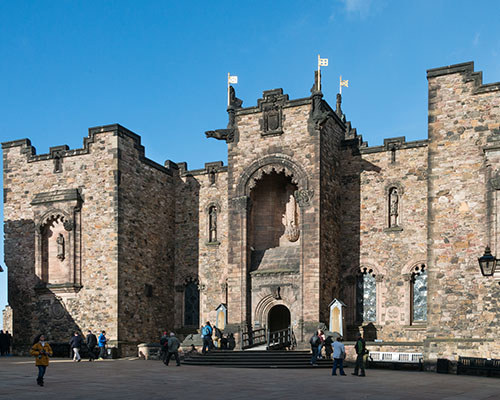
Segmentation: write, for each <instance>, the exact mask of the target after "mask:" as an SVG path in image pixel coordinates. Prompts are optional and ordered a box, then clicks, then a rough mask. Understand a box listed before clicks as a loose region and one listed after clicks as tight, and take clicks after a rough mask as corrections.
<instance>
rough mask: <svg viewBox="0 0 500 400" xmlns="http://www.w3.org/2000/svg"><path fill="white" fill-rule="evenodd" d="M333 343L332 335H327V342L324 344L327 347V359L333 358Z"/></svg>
mask: <svg viewBox="0 0 500 400" xmlns="http://www.w3.org/2000/svg"><path fill="white" fill-rule="evenodd" d="M332 344H333V340H332V337H331V336H327V338H326V339H325V343H324V344H323V346H324V347H325V355H326V358H327V360H329V359H333V357H332V353H333V349H332Z"/></svg>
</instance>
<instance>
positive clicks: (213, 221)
mask: <svg viewBox="0 0 500 400" xmlns="http://www.w3.org/2000/svg"><path fill="white" fill-rule="evenodd" d="M209 219H210V227H209V229H210V241H211V242H215V241H216V240H217V209H216V208H215V207H210V211H209Z"/></svg>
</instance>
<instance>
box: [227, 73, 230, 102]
mask: <svg viewBox="0 0 500 400" xmlns="http://www.w3.org/2000/svg"><path fill="white" fill-rule="evenodd" d="M229 76H230V73H229V72H228V73H227V106H228V107H229Z"/></svg>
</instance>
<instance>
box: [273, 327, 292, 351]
mask: <svg viewBox="0 0 500 400" xmlns="http://www.w3.org/2000/svg"><path fill="white" fill-rule="evenodd" d="M291 344H292V327H291V326H289V327H288V328H286V329H281V330H279V331H274V332H271V331H268V333H267V349H268V350H269V349H271V348H273V347H287V346H288V347H289V346H290V345H291Z"/></svg>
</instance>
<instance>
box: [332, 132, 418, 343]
mask: <svg viewBox="0 0 500 400" xmlns="http://www.w3.org/2000/svg"><path fill="white" fill-rule="evenodd" d="M396 142H397V143H399V144H398V150H397V151H396V153H395V159H394V161H393V158H392V157H393V155H392V152H391V151H390V148H391V147H392V146H387V145H386V146H379V147H374V148H361V149H360V150H359V151H358V150H354V151H353V150H352V149H350V148H349V149H346V151H344V154H343V157H342V162H341V170H342V171H343V177H342V179H343V183H344V185H343V189H342V200H341V203H342V209H343V212H342V215H343V221H342V235H341V237H342V249H343V252H342V264H343V266H342V269H343V277H342V281H343V296H342V298H341V300H342V301H343V302H344V303H345V304H346V305H347V310H346V322H347V324H348V325H349V326H351V328H352V327H354V326H356V330H357V329H358V328H357V326H360V327H363V325H366V324H362V323H361V321H356V290H355V282H356V279H355V276H356V274H357V273H359V271H360V270H361V269H363V268H367V270H368V271H369V270H372V271H373V272H372V273H373V274H374V275H375V279H376V282H377V283H376V303H377V304H376V321H373V325H374V328H375V329H376V337H378V338H380V339H383V340H391V341H392V340H423V336H424V334H425V324H417V325H416V324H412V321H411V315H410V314H411V305H410V303H411V296H410V294H411V289H410V281H409V274H411V271H412V268H413V267H415V266H419V265H421V264H422V263H425V262H426V237H427V230H426V220H427V147H426V142H425V141H422V142H410V143H406V142H404V138H399V140H396ZM391 187H397V188H398V192H399V223H398V225H399V226H398V227H394V228H389V197H388V196H389V189H390V188H391ZM372 329H373V328H372ZM353 334H354V333H353V332H351V336H352V335H353Z"/></svg>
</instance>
